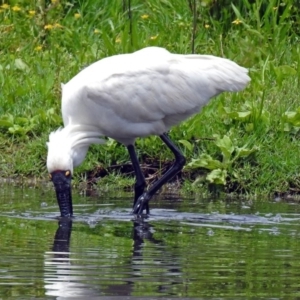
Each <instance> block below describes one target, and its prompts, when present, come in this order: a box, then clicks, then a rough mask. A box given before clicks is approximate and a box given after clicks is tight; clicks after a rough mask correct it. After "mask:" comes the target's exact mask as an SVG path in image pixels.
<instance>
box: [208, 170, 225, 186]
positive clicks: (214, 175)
mask: <svg viewBox="0 0 300 300" xmlns="http://www.w3.org/2000/svg"><path fill="white" fill-rule="evenodd" d="M226 177H227V171H226V170H221V169H216V170H213V171H211V172H210V173H209V174H208V175H207V176H206V180H207V181H209V182H210V183H214V184H222V185H225V184H226Z"/></svg>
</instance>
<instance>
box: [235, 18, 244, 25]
mask: <svg viewBox="0 0 300 300" xmlns="http://www.w3.org/2000/svg"><path fill="white" fill-rule="evenodd" d="M241 23H243V22H242V21H241V20H240V19H236V20H234V21H233V22H232V24H235V25H239V24H241Z"/></svg>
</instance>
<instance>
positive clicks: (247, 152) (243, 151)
mask: <svg viewBox="0 0 300 300" xmlns="http://www.w3.org/2000/svg"><path fill="white" fill-rule="evenodd" d="M258 150H259V147H257V146H254V147H253V148H252V149H248V148H245V147H241V148H238V147H237V148H236V153H237V154H236V157H247V156H249V155H250V154H251V153H253V152H255V151H258Z"/></svg>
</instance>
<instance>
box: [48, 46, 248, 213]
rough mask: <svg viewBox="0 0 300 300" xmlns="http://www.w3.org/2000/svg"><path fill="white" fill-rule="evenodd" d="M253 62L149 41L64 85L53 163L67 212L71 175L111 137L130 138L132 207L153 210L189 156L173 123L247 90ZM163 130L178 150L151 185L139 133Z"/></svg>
mask: <svg viewBox="0 0 300 300" xmlns="http://www.w3.org/2000/svg"><path fill="white" fill-rule="evenodd" d="M249 81H250V78H249V76H248V71H247V69H245V68H243V67H240V66H239V65H237V64H236V63H235V62H233V61H231V60H228V59H224V58H220V57H215V56H211V55H195V54H173V53H170V52H168V51H167V50H166V49H164V48H159V47H148V48H144V49H142V50H139V51H136V52H134V53H131V54H121V55H115V56H111V57H107V58H104V59H102V60H100V61H98V62H95V63H93V64H92V65H90V66H89V67H87V68H85V69H83V70H82V71H81V72H79V73H78V74H77V75H76V76H75V77H73V78H72V79H71V80H70V81H69V82H68V83H67V84H65V85H62V107H61V108H62V117H63V122H64V127H63V128H59V129H58V130H56V131H54V132H52V133H50V135H49V142H48V143H47V146H48V156H47V168H48V172H49V174H50V178H51V180H52V181H53V184H54V187H55V191H56V196H57V201H58V204H59V208H60V212H61V216H72V214H73V208H72V194H71V178H72V175H73V172H74V168H75V167H76V166H78V165H80V164H81V163H82V162H83V160H84V158H85V156H86V154H87V151H88V148H89V146H90V145H91V144H102V143H104V142H105V140H104V139H103V137H105V136H107V137H110V138H113V139H115V140H116V141H119V142H121V143H123V144H124V145H125V146H126V147H127V149H128V152H129V156H130V159H131V161H132V164H133V168H134V171H135V175H136V182H135V186H134V204H133V213H135V214H141V213H142V212H143V210H144V209H145V210H146V212H147V213H149V206H148V202H149V200H150V199H151V197H152V196H153V195H154V194H155V193H156V191H157V190H158V189H159V188H160V187H161V186H162V185H163V184H165V183H166V182H167V181H168V180H170V179H171V178H172V177H173V176H174V175H176V174H177V173H178V172H179V171H180V170H181V169H182V168H183V166H184V164H185V157H184V156H183V155H182V153H181V152H180V150H179V149H178V148H177V147H176V146H175V145H174V144H173V142H172V141H171V140H170V138H169V137H168V135H167V132H168V130H169V129H170V128H171V127H172V126H174V125H176V124H178V123H180V122H181V121H183V120H185V119H187V118H188V117H190V116H192V115H193V114H196V113H198V112H199V111H200V110H201V108H202V107H203V106H204V105H205V104H207V102H208V101H209V99H210V98H212V97H214V96H217V95H218V94H220V93H222V92H224V91H230V92H236V91H240V90H242V89H244V88H245V87H246V85H247V84H248V82H249ZM149 135H158V136H159V137H160V138H161V140H162V141H163V142H164V143H165V144H166V146H167V147H169V148H170V150H171V151H172V152H173V154H174V156H175V162H174V164H173V166H172V167H171V168H170V169H169V170H168V171H167V172H166V173H165V174H164V175H163V176H162V177H161V178H160V179H159V180H158V181H156V182H155V183H154V184H153V185H152V186H151V187H150V188H149V189H148V190H147V191H144V189H145V186H146V183H145V179H144V176H143V173H142V171H141V168H140V166H139V161H138V158H137V155H136V152H135V148H134V143H135V139H136V138H139V137H147V136H149Z"/></svg>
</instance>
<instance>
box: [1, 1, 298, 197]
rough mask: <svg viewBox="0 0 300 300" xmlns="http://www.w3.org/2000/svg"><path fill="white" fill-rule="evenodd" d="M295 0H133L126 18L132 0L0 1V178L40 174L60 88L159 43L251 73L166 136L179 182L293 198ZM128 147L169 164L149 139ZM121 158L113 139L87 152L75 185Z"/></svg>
mask: <svg viewBox="0 0 300 300" xmlns="http://www.w3.org/2000/svg"><path fill="white" fill-rule="evenodd" d="M294 2H295V1H292V0H288V1H286V2H284V3H283V2H280V1H275V0H270V1H265V0H256V1H248V0H242V1H239V5H238V6H234V5H231V4H230V3H228V4H227V3H226V5H225V4H224V5H223V6H222V7H221V8H218V7H217V4H215V6H214V5H213V4H212V1H206V3H207V6H201V5H200V2H197V1H196V3H197V7H196V10H195V9H194V8H193V3H194V2H193V1H182V0H172V1H167V0H164V1H160V0H149V1H138V0H132V1H131V5H130V14H129V11H128V8H129V7H128V2H127V1H116V0H106V1H105V0H103V1H95V0H86V1H72V2H67V1H58V0H57V1H42V0H39V1H35V2H34V1H22V0H20V1H9V2H8V4H9V6H8V5H6V4H2V7H1V8H0V24H1V25H0V85H1V92H0V150H1V151H0V176H1V177H13V178H17V177H31V178H32V177H36V178H40V179H45V178H47V176H48V175H47V171H46V167H45V162H46V156H47V149H46V141H47V139H48V134H49V133H50V132H51V131H52V130H54V129H55V128H57V127H58V126H61V125H62V120H61V114H60V84H61V82H67V81H68V80H69V79H71V78H72V77H73V76H74V75H75V74H77V73H78V72H79V71H80V70H81V69H82V68H84V67H85V66H87V65H89V64H90V63H92V62H94V61H96V60H98V59H101V58H103V57H106V56H109V55H114V54H118V53H126V52H132V51H135V50H138V49H140V48H143V47H146V46H151V45H156V46H161V47H165V48H167V49H168V50H170V51H172V52H177V53H191V52H192V51H193V50H194V51H195V53H203V54H213V55H218V56H224V57H227V58H230V59H232V60H234V61H236V62H237V63H239V64H240V65H243V66H245V67H247V68H249V70H250V76H251V78H252V81H251V84H250V85H249V87H247V89H246V90H245V91H243V92H241V93H238V94H230V93H226V94H222V95H220V96H219V97H217V98H216V99H214V100H212V101H211V102H210V103H209V105H207V106H206V107H205V108H204V109H203V111H202V113H201V114H199V115H197V116H195V117H193V118H192V119H190V120H188V121H186V122H184V123H182V124H181V125H179V126H177V127H175V128H173V129H172V130H171V132H170V135H171V137H172V138H173V139H174V140H177V141H178V145H179V146H180V148H181V149H182V150H183V152H184V154H185V155H186V157H187V161H188V162H189V163H190V164H189V165H188V166H187V167H186V168H185V171H184V173H183V178H185V179H186V181H185V187H187V188H188V189H189V190H191V189H192V190H197V191H198V192H199V191H201V192H203V191H206V190H209V189H208V188H209V187H211V186H216V187H217V189H218V190H219V189H221V190H223V191H226V192H236V193H243V194H248V195H254V194H259V195H271V194H273V193H274V192H278V193H291V192H292V193H293V192H299V190H300V176H299V164H300V154H299V153H300V151H299V146H300V143H299V128H300V109H299V96H298V94H299V82H300V47H299V36H298V33H299V30H300V25H299V21H298V18H297V15H298V13H299V7H297V4H295V3H294ZM71 3H72V4H71ZM201 3H203V1H202V2H201ZM296 3H297V2H296ZM193 10H194V11H193ZM194 17H196V19H194ZM298 110H299V111H298ZM136 144H137V148H138V153H139V155H140V157H141V162H142V163H145V162H147V163H149V162H155V163H156V165H157V164H158V165H159V164H161V165H162V166H163V165H164V163H165V162H166V163H167V162H169V160H170V159H171V158H172V155H171V154H170V153H169V152H168V151H167V150H166V149H165V148H164V147H162V143H161V141H160V140H159V139H158V138H156V137H149V138H147V139H139V140H137V143H136ZM128 161H129V156H128V154H127V152H126V149H125V147H123V146H122V145H119V144H117V143H116V142H114V141H113V140H110V141H109V143H108V144H107V145H105V146H92V147H91V151H90V152H89V154H88V156H87V158H86V160H85V162H84V164H83V165H82V166H80V167H79V168H78V169H77V170H76V175H75V177H76V178H75V183H79V182H80V181H82V179H83V178H86V177H87V176H97V174H99V172H97V170H99V169H100V170H103V169H106V170H107V172H108V173H109V174H110V177H109V180H105V182H104V181H103V182H104V184H105V185H107V184H108V182H111V181H112V179H111V178H112V177H111V173H112V171H111V170H113V169H114V168H110V167H111V166H112V165H121V164H126V163H128ZM205 166H206V167H205ZM118 181H120V177H119V175H118V176H116V182H118ZM99 182H100V184H101V180H100V181H99ZM193 182H194V183H193ZM128 183H132V179H129V180H128ZM122 186H127V181H126V179H124V183H123V184H122Z"/></svg>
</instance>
